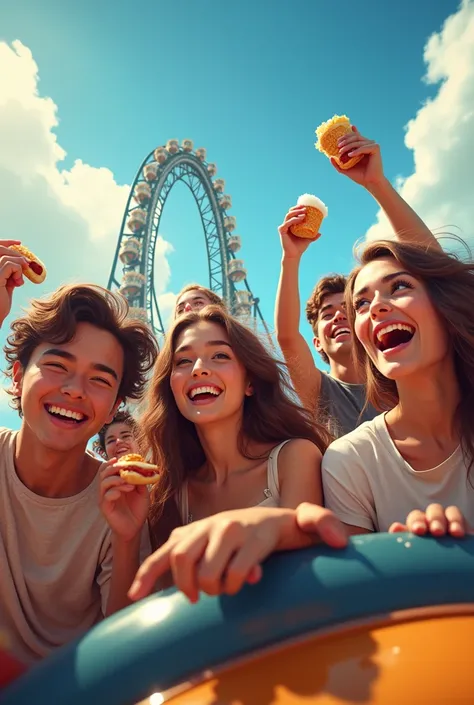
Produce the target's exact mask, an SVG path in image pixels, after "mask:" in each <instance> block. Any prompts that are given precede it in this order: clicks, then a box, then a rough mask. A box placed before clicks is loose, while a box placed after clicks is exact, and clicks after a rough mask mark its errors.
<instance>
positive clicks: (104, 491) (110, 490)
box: [99, 475, 135, 502]
mask: <svg viewBox="0 0 474 705" xmlns="http://www.w3.org/2000/svg"><path fill="white" fill-rule="evenodd" d="M134 490H135V486H134V485H129V484H127V483H126V482H125V480H122V478H121V477H119V476H118V475H110V476H107V477H104V478H102V480H101V482H100V486H99V498H100V501H101V502H116V501H117V500H118V499H120V497H121V495H122V494H128V493H130V492H133V491H134Z"/></svg>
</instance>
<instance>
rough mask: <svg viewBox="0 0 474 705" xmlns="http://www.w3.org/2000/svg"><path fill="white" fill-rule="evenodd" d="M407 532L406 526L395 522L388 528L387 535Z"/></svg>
mask: <svg viewBox="0 0 474 705" xmlns="http://www.w3.org/2000/svg"><path fill="white" fill-rule="evenodd" d="M405 531H408V528H407V526H406V524H400V522H399V521H395V522H394V523H393V524H392V525H391V526H390V528H389V530H388V533H389V534H398V533H401V532H405Z"/></svg>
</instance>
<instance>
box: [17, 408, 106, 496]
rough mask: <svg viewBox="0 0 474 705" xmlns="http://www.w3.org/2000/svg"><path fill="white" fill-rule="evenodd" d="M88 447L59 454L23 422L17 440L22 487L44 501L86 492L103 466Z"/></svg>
mask: <svg viewBox="0 0 474 705" xmlns="http://www.w3.org/2000/svg"><path fill="white" fill-rule="evenodd" d="M85 451H86V447H85V446H82V445H81V446H79V447H77V448H72V449H69V450H67V451H56V450H51V449H50V448H47V447H46V446H44V445H42V443H41V442H40V441H39V440H38V438H37V437H36V436H35V435H34V434H33V433H32V432H31V429H30V428H29V427H28V426H27V425H26V424H25V423H24V422H23V424H22V427H21V429H20V432H19V433H18V436H17V439H16V448H15V469H16V472H17V475H18V477H19V478H20V480H21V481H22V483H23V484H24V485H25V486H26V487H28V489H29V490H31V491H32V492H34V493H35V494H37V495H40V496H42V497H52V498H54V497H57V498H59V497H72V496H73V495H75V494H78V493H79V492H82V490H84V489H85V488H86V487H87V486H88V485H89V484H90V482H92V479H93V477H94V475H95V473H96V472H97V469H98V466H99V463H98V461H97V460H95V459H94V458H92V457H91V456H89V455H87V454H86V452H85Z"/></svg>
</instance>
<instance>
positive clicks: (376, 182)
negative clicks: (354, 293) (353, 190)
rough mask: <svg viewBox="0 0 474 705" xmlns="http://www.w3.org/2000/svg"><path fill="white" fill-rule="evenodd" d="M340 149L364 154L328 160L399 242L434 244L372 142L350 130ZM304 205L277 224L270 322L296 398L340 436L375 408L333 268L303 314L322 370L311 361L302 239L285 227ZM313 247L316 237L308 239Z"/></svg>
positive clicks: (305, 244) (371, 414) (343, 280)
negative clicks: (373, 205) (302, 289)
mask: <svg viewBox="0 0 474 705" xmlns="http://www.w3.org/2000/svg"><path fill="white" fill-rule="evenodd" d="M340 152H341V154H344V153H348V152H350V154H351V156H356V155H357V154H364V155H365V158H364V159H363V160H362V161H361V162H359V163H358V164H357V165H356V166H354V167H352V169H348V170H347V171H344V170H341V169H340V168H339V167H338V165H337V163H336V162H335V160H332V163H333V166H334V168H335V169H336V170H337V171H339V173H341V174H343V175H344V176H346V177H347V178H349V179H351V180H352V181H354V182H355V183H357V184H359V185H361V186H363V187H364V188H365V189H366V190H367V191H368V192H369V193H370V194H371V195H372V196H373V198H374V199H375V200H376V201H377V202H378V204H379V205H380V207H381V208H382V209H383V211H384V212H385V214H386V216H387V218H388V220H389V222H390V224H391V226H392V228H393V232H394V234H395V237H396V239H397V240H399V241H400V242H412V243H418V244H420V245H423V246H428V245H429V246H433V247H435V246H436V247H438V248H439V245H438V244H437V240H436V238H435V237H434V236H433V234H432V233H431V231H430V230H429V229H428V228H427V226H426V225H425V223H424V222H423V221H422V220H421V218H420V217H419V216H418V215H417V214H416V213H415V212H414V211H413V209H412V208H410V206H409V205H408V204H407V203H406V202H405V201H404V200H403V198H402V197H401V196H400V194H398V193H397V191H396V190H395V189H394V188H393V187H392V185H391V184H390V182H389V181H388V179H387V178H386V176H385V174H384V172H383V166H382V159H381V155H380V147H379V145H378V144H377V143H376V142H374V141H372V140H368V139H366V138H365V137H362V135H360V134H359V132H357V130H355V131H354V132H353V134H351V135H348V136H345V137H344V138H343V139H342V140H341V142H340ZM304 219H305V207H304V206H295V207H293V208H291V209H290V210H289V212H288V213H287V215H286V217H285V220H284V222H283V224H282V225H281V226H280V228H279V233H280V239H281V244H282V250H283V257H282V263H281V274H280V283H279V287H278V293H277V300H276V308H275V326H276V332H277V340H278V343H279V345H280V348H281V350H282V353H283V356H284V358H285V361H286V363H287V365H288V371H289V373H290V376H291V380H292V382H293V385H294V387H295V391H296V393H297V395H298V396H299V398H300V400H301V402H302V404H303V405H304V406H305V407H306V408H307V409H309V410H310V411H311V412H312V413H313V414H314V415H315V418H316V419H318V420H319V421H322V422H324V423H326V424H327V425H328V426H329V429H330V431H331V433H332V434H333V435H335V436H341V435H344V434H345V433H349V432H350V431H352V430H353V429H354V428H356V426H358V425H359V424H360V423H362V422H364V421H366V420H369V419H371V418H373V417H374V416H375V415H376V414H377V411H376V410H375V409H374V408H373V407H372V406H371V405H370V404H369V405H367V406H366V387H365V384H364V379H363V378H361V377H360V374H361V371H360V370H358V369H356V367H355V366H354V362H353V360H352V333H351V330H350V327H349V324H348V320H347V315H346V311H345V300H344V289H345V285H346V278H345V277H344V276H342V275H341V274H335V275H330V276H327V277H323V278H322V279H321V280H320V281H319V282H318V283H317V284H316V286H315V288H314V290H313V293H312V294H311V296H310V298H309V300H308V303H307V306H306V315H307V319H308V322H309V324H310V325H311V328H312V330H313V336H314V338H313V344H314V347H315V349H316V351H317V352H318V353H319V354H320V356H321V358H322V359H323V361H324V362H325V363H327V364H328V365H329V368H330V369H329V374H327V373H326V372H323V371H322V370H320V369H318V367H317V366H316V365H315V364H314V358H313V353H312V351H311V348H310V346H309V345H308V343H307V342H306V340H305V338H304V336H303V334H302V333H301V331H300V329H299V326H300V296H299V285H298V277H299V268H300V262H301V258H302V256H303V254H304V252H305V251H306V250H307V249H308V247H309V245H310V242H311V241H309V240H305V239H302V238H299V237H295V236H293V235H292V234H291V227H292V226H293V225H297V224H299V223H301V222H303V221H304ZM314 247H316V248H317V244H315V245H314Z"/></svg>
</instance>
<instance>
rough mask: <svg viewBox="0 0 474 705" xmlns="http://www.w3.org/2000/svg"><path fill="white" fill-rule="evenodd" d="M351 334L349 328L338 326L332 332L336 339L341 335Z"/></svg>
mask: <svg viewBox="0 0 474 705" xmlns="http://www.w3.org/2000/svg"><path fill="white" fill-rule="evenodd" d="M350 334H351V331H350V330H349V328H338V329H337V330H336V331H335V332H334V333H333V334H332V337H333V338H334V340H337V339H338V338H339V336H340V335H350Z"/></svg>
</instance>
